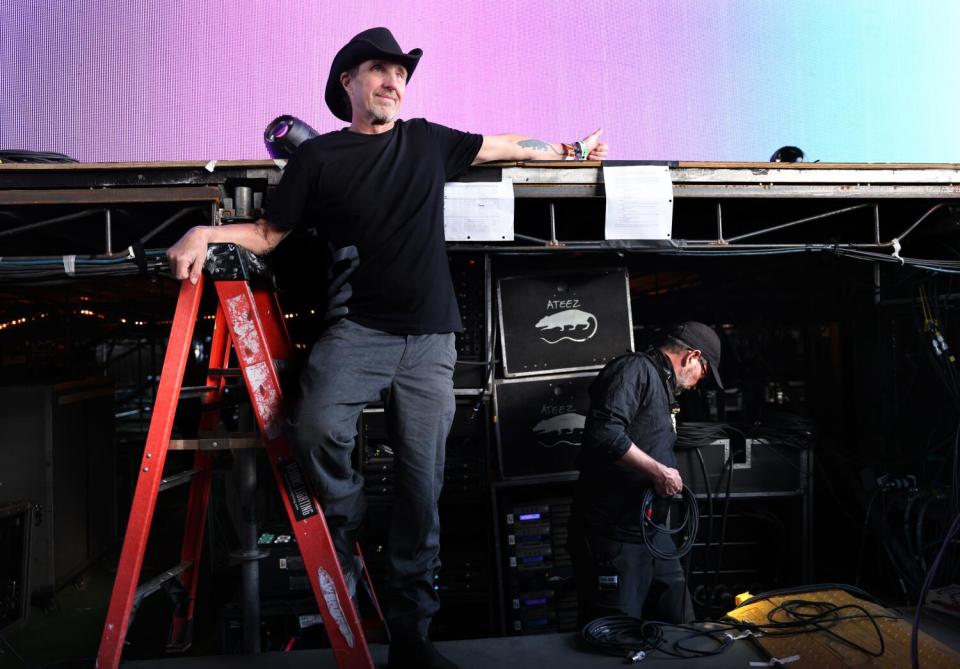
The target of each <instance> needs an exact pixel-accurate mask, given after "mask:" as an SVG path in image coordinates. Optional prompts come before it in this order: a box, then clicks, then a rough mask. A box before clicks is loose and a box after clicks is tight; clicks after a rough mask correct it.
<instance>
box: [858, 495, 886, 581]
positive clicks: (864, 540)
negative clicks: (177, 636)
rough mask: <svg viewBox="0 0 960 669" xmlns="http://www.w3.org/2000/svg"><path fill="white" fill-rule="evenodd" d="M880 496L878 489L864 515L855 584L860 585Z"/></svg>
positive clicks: (868, 503)
mask: <svg viewBox="0 0 960 669" xmlns="http://www.w3.org/2000/svg"><path fill="white" fill-rule="evenodd" d="M879 496H880V488H877V489H876V490H874V491H873V492H872V493H871V494H870V500H869V501H868V502H867V512H866V514H864V518H863V527H862V528H861V530H860V550H858V551H857V569H856V571H854V573H853V584H854V585H860V569H861V568H862V567H863V555H864V552H865V551H866V547H867V528H868V527H869V526H870V513H871V512H872V511H873V505H874V503H875V502H876V501H877V497H879Z"/></svg>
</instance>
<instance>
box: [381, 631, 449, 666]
mask: <svg viewBox="0 0 960 669" xmlns="http://www.w3.org/2000/svg"><path fill="white" fill-rule="evenodd" d="M387 669H460V667H459V666H458V665H456V664H454V663H453V662H451V661H450V660H448V659H447V658H445V657H444V656H443V655H441V654H440V652H439V651H438V650H437V649H436V648H434V646H433V643H431V642H430V639H410V638H406V639H394V640H393V641H392V642H391V643H390V660H389V661H388V662H387Z"/></svg>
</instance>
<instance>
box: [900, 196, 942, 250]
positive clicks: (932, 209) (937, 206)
mask: <svg viewBox="0 0 960 669" xmlns="http://www.w3.org/2000/svg"><path fill="white" fill-rule="evenodd" d="M942 206H943V203H942V202H941V203H940V204H935V205H933V206H932V207H930V208H929V209H928V210H927V213H925V214H924V215H923V216H921V217H920V218H918V219H917V220H916V222H915V223H914V224H913V225H911V226H910V227H909V228H907V229H906V230H904V231H903V232H901V233H900V236H899V237H896V238H895V239H899V240H900V241H901V242H902V241H903V238H904V237H906V236H907V235H909V234H910V233H911V232H913V229H914V228H916V227H917V226H918V225H920V224H921V223H923V221H924V220H925V219H926V218H927V217H928V216H929V215H930V214H932V213H933V212H935V211H936V210H937V209H939V208H940V207H942ZM889 245H890V246H892V245H893V240H892V239H891V240H890V244H889Z"/></svg>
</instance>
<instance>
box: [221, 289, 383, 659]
mask: <svg viewBox="0 0 960 669" xmlns="http://www.w3.org/2000/svg"><path fill="white" fill-rule="evenodd" d="M215 285H216V289H217V294H218V296H219V299H220V304H221V305H222V306H223V310H224V314H225V316H226V319H227V321H228V322H229V327H228V329H229V331H230V335H231V338H232V341H233V349H234V351H235V352H236V354H237V359H238V360H239V362H240V368H241V369H242V371H243V376H244V379H245V381H246V383H247V388H248V391H249V394H250V399H251V403H252V405H253V408H254V414H255V415H256V418H257V423H258V425H259V427H260V432H261V434H262V435H263V440H264V446H265V447H266V450H267V455H268V458H269V460H270V465H271V469H272V470H273V474H274V478H275V479H276V481H277V485H278V486H279V488H280V490H281V493H283V492H284V491H285V492H286V494H281V495H280V497H281V499H282V500H283V505H284V508H285V510H286V512H287V516H288V518H289V519H290V525H291V528H292V530H293V532H294V534H295V535H296V537H297V544H298V546H299V548H300V553H301V556H302V557H303V563H304V566H305V567H306V570H307V576H308V578H309V579H310V584H311V586H312V589H313V593H314V597H315V599H316V602H317V607H318V608H319V610H320V614H321V616H322V618H323V622H324V628H325V630H326V633H327V637H328V639H329V640H330V644H331V646H332V647H333V652H334V657H335V658H336V661H337V666H338V667H340V668H341V669H373V667H374V664H373V658H372V657H371V655H370V651H369V649H368V648H367V643H366V637H365V636H364V632H363V626H362V625H361V622H360V617H359V615H358V614H357V611H356V608H355V607H354V605H353V603H352V601H351V600H350V595H349V591H348V589H347V584H346V580H345V579H344V576H343V572H342V571H341V569H340V564H339V562H338V560H337V556H336V552H335V551H334V550H333V541H332V539H331V538H330V532H329V529H328V528H327V523H326V520H325V519H324V517H323V513H322V511H321V510H320V506H319V504H318V503H317V501H316V500H315V499H314V498H313V496H312V495H311V494H310V493H309V492H308V491H307V489H306V488H305V486H304V484H303V481H302V479H301V480H299V481H291V479H296V478H298V477H299V468H298V467H297V464H296V462H295V461H294V459H293V457H292V455H291V452H290V447H289V445H288V444H287V441H286V439H285V437H284V435H283V429H282V421H283V412H282V411H281V392H280V377H279V374H278V372H277V367H276V365H275V364H273V362H274V360H273V357H272V355H273V354H274V353H276V354H277V355H285V356H289V355H290V354H291V353H292V346H290V344H289V341H290V340H289V336H288V335H287V331H286V325H285V323H284V322H283V314H282V312H280V310H279V307H278V306H277V302H276V297H275V295H274V294H272V293H271V294H265V293H262V292H258V294H257V295H255V294H254V291H253V290H251V288H250V286H249V284H247V283H246V282H245V281H218V282H216V284H215ZM261 315H262V316H264V318H261V317H260V316H261ZM277 359H278V360H282V359H283V358H277ZM298 484H299V485H298ZM291 497H294V498H295V500H296V502H297V506H296V508H295V507H294V504H293V502H294V500H292V499H291ZM324 548H326V549H328V550H322V549H324Z"/></svg>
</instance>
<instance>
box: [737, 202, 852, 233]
mask: <svg viewBox="0 0 960 669" xmlns="http://www.w3.org/2000/svg"><path fill="white" fill-rule="evenodd" d="M869 206H871V205H869V204H857V205H854V206H852V207H844V208H843V209H836V210H834V211H828V212H827V213H825V214H817V215H816V216H808V217H807V218H801V219H798V220H796V221H790V222H789V223H782V224H780V225H774V226H773V227H770V228H765V229H763V230H756V231H754V232H747V233H745V234H742V235H737V236H736V237H731V238H730V239H728V240H727V241H728V242H737V241H740V240H741V239H747V238H748V237H756V236H757V235H762V234H764V233H767V232H774V231H776V230H783V229H784V228H789V227H792V226H794V225H800V224H801V223H809V222H810V221H818V220H820V219H822V218H829V217H831V216H836V215H837V214H845V213H847V212H848V211H855V210H857V209H863V208H864V207H869Z"/></svg>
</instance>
